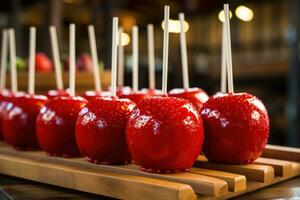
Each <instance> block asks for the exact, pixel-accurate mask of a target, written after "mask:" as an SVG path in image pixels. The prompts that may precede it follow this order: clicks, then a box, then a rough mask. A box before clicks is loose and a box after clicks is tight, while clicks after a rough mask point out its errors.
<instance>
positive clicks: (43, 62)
mask: <svg viewBox="0 0 300 200" xmlns="http://www.w3.org/2000/svg"><path fill="white" fill-rule="evenodd" d="M35 68H36V71H38V72H51V71H52V62H51V60H50V59H49V58H48V56H46V54H44V53H41V52H39V53H37V54H36V55H35Z"/></svg>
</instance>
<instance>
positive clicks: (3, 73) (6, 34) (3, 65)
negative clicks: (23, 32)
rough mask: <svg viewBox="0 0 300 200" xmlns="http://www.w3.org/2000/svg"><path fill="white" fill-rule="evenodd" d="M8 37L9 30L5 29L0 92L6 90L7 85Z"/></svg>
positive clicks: (3, 32) (3, 33)
mask: <svg viewBox="0 0 300 200" xmlns="http://www.w3.org/2000/svg"><path fill="white" fill-rule="evenodd" d="M7 37H8V33H7V30H6V29H4V30H3V31H2V46H1V75H0V76H1V77H0V78H1V80H0V90H3V89H5V83H6V67H7V50H8V49H7V47H8V43H7Z"/></svg>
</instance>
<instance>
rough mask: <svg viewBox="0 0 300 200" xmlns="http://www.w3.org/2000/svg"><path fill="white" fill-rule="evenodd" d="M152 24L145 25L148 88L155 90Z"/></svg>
mask: <svg viewBox="0 0 300 200" xmlns="http://www.w3.org/2000/svg"><path fill="white" fill-rule="evenodd" d="M153 29H154V28H153V24H148V25H147V39H148V40H147V41H148V65H149V88H150V89H155V55H154V30H153Z"/></svg>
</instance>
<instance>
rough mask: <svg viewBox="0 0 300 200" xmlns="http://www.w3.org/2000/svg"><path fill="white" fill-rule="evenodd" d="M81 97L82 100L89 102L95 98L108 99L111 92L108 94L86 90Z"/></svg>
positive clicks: (106, 92)
mask: <svg viewBox="0 0 300 200" xmlns="http://www.w3.org/2000/svg"><path fill="white" fill-rule="evenodd" d="M81 96H82V97H83V98H85V99H86V100H88V101H90V100H92V99H94V98H96V97H109V96H111V92H109V91H101V92H97V91H94V90H88V91H85V92H84V93H83V94H82V95H81Z"/></svg>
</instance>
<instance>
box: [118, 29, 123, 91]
mask: <svg viewBox="0 0 300 200" xmlns="http://www.w3.org/2000/svg"><path fill="white" fill-rule="evenodd" d="M118 35H119V37H118V70H117V71H118V86H120V87H122V86H124V47H123V45H122V42H123V41H122V35H123V28H122V27H120V28H119V32H118Z"/></svg>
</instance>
